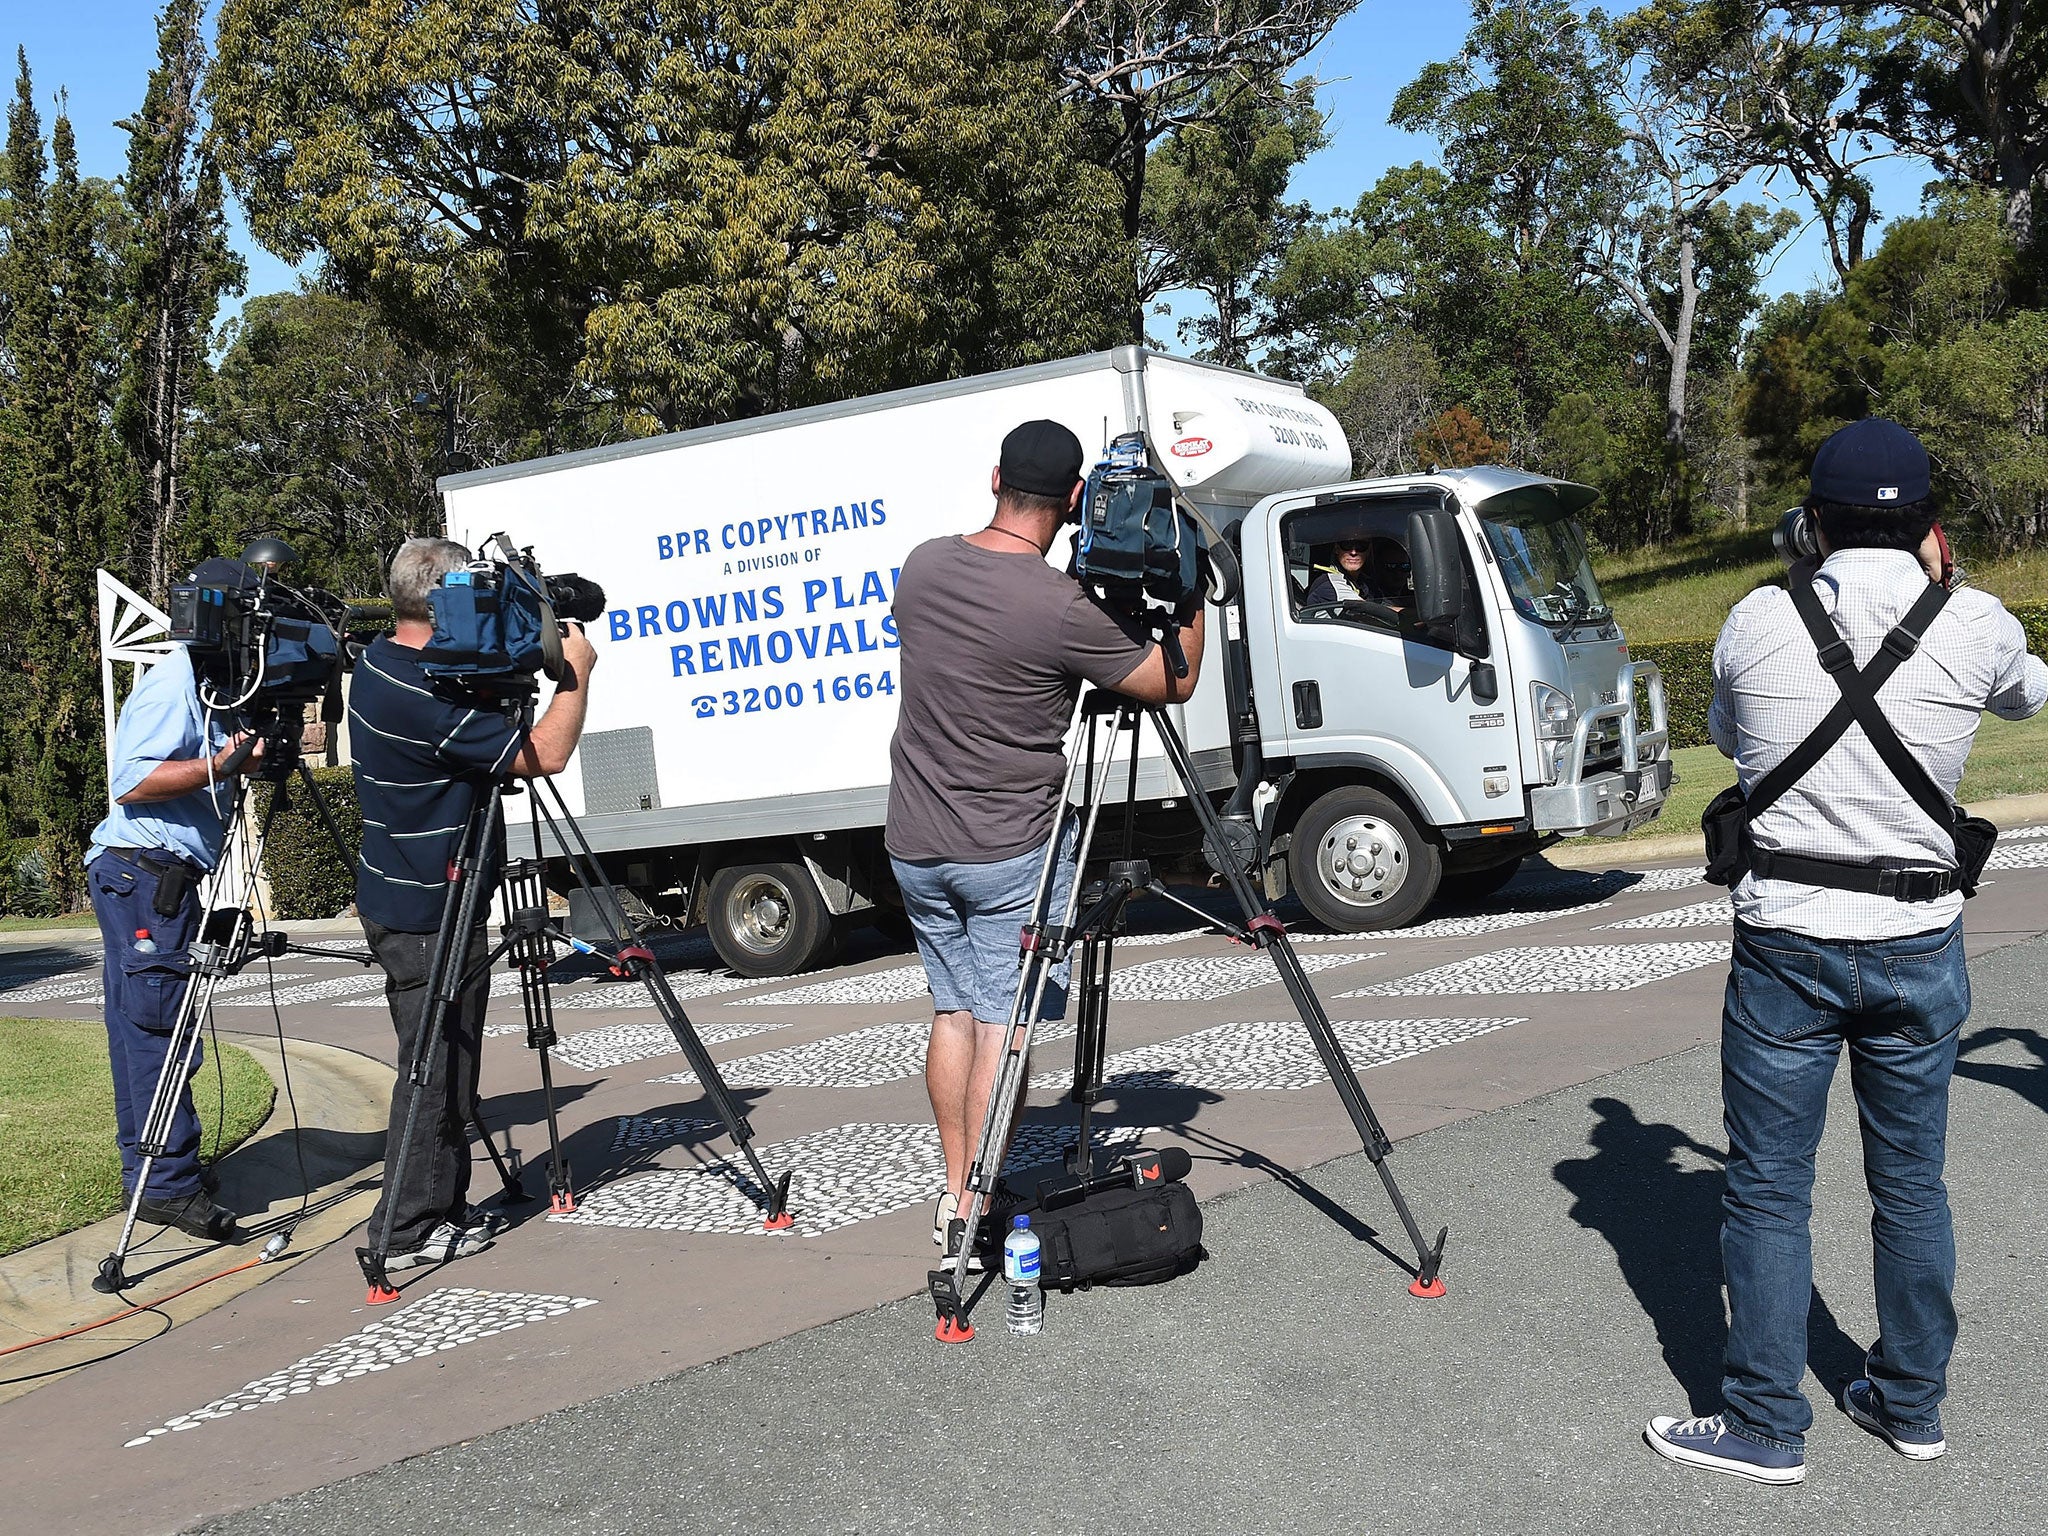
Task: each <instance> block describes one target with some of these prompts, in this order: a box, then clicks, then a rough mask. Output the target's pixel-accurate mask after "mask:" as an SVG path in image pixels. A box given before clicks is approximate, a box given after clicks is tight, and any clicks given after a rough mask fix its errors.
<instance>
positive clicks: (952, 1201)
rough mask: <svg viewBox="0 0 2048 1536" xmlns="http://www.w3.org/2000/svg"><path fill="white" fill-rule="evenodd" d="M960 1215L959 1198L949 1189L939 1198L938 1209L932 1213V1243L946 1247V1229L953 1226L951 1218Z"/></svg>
mask: <svg viewBox="0 0 2048 1536" xmlns="http://www.w3.org/2000/svg"><path fill="white" fill-rule="evenodd" d="M959 1214H960V1197H959V1196H958V1195H956V1194H954V1193H953V1191H951V1190H950V1189H949V1190H947V1191H946V1192H945V1193H944V1194H943V1195H941V1196H939V1208H938V1209H937V1210H936V1211H934V1212H933V1213H932V1241H933V1242H935V1243H937V1244H938V1245H939V1246H940V1247H941V1248H943V1247H945V1246H946V1228H947V1227H949V1226H951V1225H952V1224H953V1218H954V1217H955V1216H958V1215H959Z"/></svg>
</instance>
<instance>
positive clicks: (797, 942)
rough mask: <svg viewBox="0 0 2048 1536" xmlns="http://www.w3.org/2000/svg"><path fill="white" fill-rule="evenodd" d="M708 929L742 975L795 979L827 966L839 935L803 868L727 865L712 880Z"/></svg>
mask: <svg viewBox="0 0 2048 1536" xmlns="http://www.w3.org/2000/svg"><path fill="white" fill-rule="evenodd" d="M704 926H705V928H706V929H707V930H708V931H709V933H710V935H711V947H712V948H713V949H716V950H717V951H718V956H719V958H720V959H721V960H723V961H724V962H725V963H726V964H727V965H728V966H730V967H731V968H732V969H733V970H735V971H737V972H739V974H740V975H742V976H794V975H795V974H796V973H797V972H799V971H808V970H811V969H813V968H814V967H817V966H820V965H823V964H824V963H825V962H826V960H828V959H829V958H831V956H832V953H833V952H834V951H835V950H836V949H837V948H838V939H839V935H838V930H837V928H836V926H835V925H834V924H833V921H832V914H831V912H829V911H828V910H827V909H826V907H825V898H824V897H823V896H821V895H819V894H818V887H817V883H816V882H815V881H813V880H812V879H811V872H810V871H809V870H808V869H806V868H805V867H804V866H803V865H802V864H786V863H780V862H777V863H763V864H728V865H726V867H725V868H723V869H721V870H719V871H718V873H717V874H715V875H713V876H712V877H711V884H710V887H709V889H708V890H707V892H706V900H705V912H704Z"/></svg>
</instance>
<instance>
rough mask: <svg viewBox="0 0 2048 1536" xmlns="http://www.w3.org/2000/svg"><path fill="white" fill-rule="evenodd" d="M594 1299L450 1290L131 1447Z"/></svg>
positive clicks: (165, 1425) (546, 1317) (171, 1422)
mask: <svg viewBox="0 0 2048 1536" xmlns="http://www.w3.org/2000/svg"><path fill="white" fill-rule="evenodd" d="M596 1305H597V1302H596V1300H595V1299H593V1298H589V1297H582V1296H541V1295H534V1294H532V1293H530V1292H526V1291H476V1290H470V1289H468V1288H466V1287H462V1286H451V1287H448V1288H446V1289H443V1290H438V1291H435V1292H433V1293H432V1294H431V1295H427V1296H422V1297H421V1298H420V1299H419V1300H418V1301H413V1302H408V1303H407V1304H406V1305H405V1306H403V1307H401V1308H399V1310H398V1311H396V1312H394V1313H392V1314H391V1315H390V1316H389V1317H385V1318H380V1319H378V1320H377V1321H376V1322H374V1323H371V1324H370V1325H369V1326H368V1327H366V1328H364V1329H362V1330H360V1331H359V1332H356V1333H352V1334H350V1335H349V1336H348V1337H347V1338H345V1339H342V1340H340V1341H338V1342H336V1343H333V1344H329V1345H328V1346H327V1347H326V1348H325V1349H319V1350H315V1351H314V1352H313V1353H312V1354H310V1355H307V1356H306V1357H305V1358H304V1359H302V1360H299V1361H297V1362H296V1363H294V1364H292V1365H288V1366H286V1367H285V1368H284V1369H283V1370H281V1371H276V1372H273V1373H272V1374H271V1375H268V1376H265V1377H263V1378H262V1379H261V1380H258V1381H252V1382H250V1383H249V1385H247V1386H246V1387H244V1388H242V1390H241V1391H239V1392H233V1393H230V1394H229V1395H228V1396H226V1397H217V1398H215V1399H214V1400H213V1401H212V1402H210V1403H208V1404H207V1405H206V1406H205V1407H204V1408H196V1409H194V1410H193V1411H192V1412H190V1413H181V1414H179V1415H178V1416H177V1417H176V1418H174V1419H169V1420H166V1421H165V1422H164V1423H163V1424H161V1425H159V1426H158V1427H157V1428H155V1429H152V1430H151V1431H149V1433H148V1434H146V1435H138V1436H137V1437H136V1438H135V1439H133V1440H130V1441H128V1442H127V1444H129V1445H131V1446H133V1445H148V1444H150V1443H151V1442H152V1441H154V1440H157V1439H159V1438H161V1437H163V1436H165V1435H171V1434H176V1433H178V1432H179V1431H181V1430H187V1429H196V1428H197V1427H198V1426H199V1425H201V1424H204V1423H205V1422H206V1421H207V1420H209V1419H231V1418H233V1417H234V1416H235V1415H236V1414H238V1413H247V1412H249V1411H250V1410H251V1409H254V1408H261V1407H263V1406H264V1405H265V1404H268V1403H281V1402H283V1401H284V1400H285V1399H286V1398H287V1397H297V1396H300V1395H302V1394H304V1393H307V1392H312V1391H315V1390H317V1389H318V1388H321V1387H332V1386H337V1385H339V1384H340V1383H341V1382H344V1381H347V1380H350V1379H351V1378H353V1377H357V1376H367V1375H369V1374H370V1373H371V1372H373V1371H388V1370H390V1369H391V1368H392V1367H393V1366H395V1365H404V1364H405V1363H406V1362H408V1361H411V1360H424V1359H426V1358H427V1357H428V1356H429V1355H436V1354H440V1353H443V1352H444V1351H447V1350H451V1349H457V1348H459V1347H461V1346H462V1345H464V1344H473V1343H475V1342H476V1341H477V1340H478V1339H488V1338H492V1337H494V1336H495V1335H497V1334H501V1333H505V1332H507V1331H508V1330H510V1329H513V1328H524V1327H525V1326H526V1325H527V1324H528V1323H544V1322H547V1321H549V1320H550V1319H552V1318H557V1317H560V1316H562V1314H563V1313H565V1312H574V1311H576V1310H578V1309H579V1308H582V1307H594V1306H596Z"/></svg>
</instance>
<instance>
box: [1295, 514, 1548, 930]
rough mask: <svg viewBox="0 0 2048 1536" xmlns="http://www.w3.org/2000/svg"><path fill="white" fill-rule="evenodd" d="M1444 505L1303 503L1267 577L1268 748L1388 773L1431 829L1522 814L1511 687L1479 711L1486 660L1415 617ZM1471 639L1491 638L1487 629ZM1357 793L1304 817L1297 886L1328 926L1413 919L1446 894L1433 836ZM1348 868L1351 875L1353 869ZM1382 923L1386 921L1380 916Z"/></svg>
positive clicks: (1299, 760) (1302, 759) (1301, 763)
mask: <svg viewBox="0 0 2048 1536" xmlns="http://www.w3.org/2000/svg"><path fill="white" fill-rule="evenodd" d="M1445 506H1446V499H1445V497H1444V496H1443V495H1442V494H1441V493H1440V492H1437V491H1435V490H1433V489H1432V490H1426V491H1425V490H1420V489H1406V488H1403V489H1398V490H1393V491H1389V492H1381V493H1366V494H1363V495H1358V496H1351V497H1345V498H1343V499H1341V500H1336V501H1326V502H1322V503H1320V504H1315V505H1308V506H1297V507H1295V508H1294V509H1292V510H1289V511H1284V512H1281V513H1280V514H1279V517H1278V521H1277V526H1275V527H1273V528H1272V530H1271V533H1272V537H1271V539H1270V540H1269V541H1268V542H1267V544H1266V548H1267V551H1268V558H1267V561H1266V567H1267V568H1266V570H1265V571H1264V572H1263V579H1264V580H1265V582H1266V583H1267V584H1268V595H1269V601H1270V603H1271V613H1272V619H1271V622H1272V626H1273V651H1272V656H1273V661H1272V664H1271V666H1270V668H1260V669H1259V670H1261V671H1265V672H1266V674H1267V675H1266V677H1265V679H1263V680H1261V685H1260V686H1259V692H1260V698H1259V715H1260V724H1261V727H1262V733H1263V735H1264V736H1265V738H1266V741H1267V743H1268V748H1267V750H1268V751H1269V753H1270V752H1273V751H1274V750H1275V748H1276V746H1277V748H1278V750H1279V751H1280V752H1281V753H1283V754H1284V755H1286V756H1288V757H1291V758H1293V759H1294V760H1295V762H1296V764H1297V766H1298V767H1301V768H1304V769H1314V768H1318V767H1331V768H1340V769H1341V768H1352V769H1354V770H1357V771H1358V776H1359V779H1360V780H1364V779H1366V778H1368V777H1370V776H1371V773H1372V772H1374V771H1377V772H1378V773H1380V774H1384V775H1385V776H1386V777H1388V778H1391V779H1392V780H1393V781H1394V782H1395V783H1396V784H1398V785H1399V786H1400V787H1401V789H1403V790H1404V791H1405V792H1406V795H1407V798H1408V800H1409V801H1410V802H1411V803H1412V804H1413V806H1414V807H1415V809H1416V810H1417V811H1418V812H1420V815H1421V819H1422V822H1423V823H1424V825H1425V826H1445V825H1452V824H1461V823H1469V822H1473V821H1477V820H1480V819H1482V818H1483V817H1485V816H1486V814H1487V811H1488V808H1489V805H1495V806H1511V805H1518V804H1519V801H1518V799H1515V798H1512V797H1513V795H1514V794H1515V792H1516V791H1518V790H1519V786H1520V778H1521V776H1520V773H1519V771H1518V764H1517V763H1516V759H1515V745H1514V731H1513V729H1512V726H1511V723H1510V712H1509V710H1508V709H1507V707H1506V701H1505V698H1504V697H1502V694H1503V693H1504V691H1505V687H1506V679H1505V677H1504V676H1503V675H1502V674H1501V673H1500V672H1499V671H1498V670H1496V672H1495V674H1494V679H1493V680H1494V683H1495V689H1494V692H1493V697H1491V698H1490V699H1488V700H1485V701H1482V700H1481V699H1478V698H1475V696H1474V688H1473V664H1474V663H1473V659H1472V658H1470V657H1467V656H1461V655H1459V654H1457V652H1456V651H1455V650H1453V649H1452V647H1451V644H1450V642H1449V639H1448V637H1446V636H1443V635H1441V634H1438V633H1433V632H1431V631H1428V630H1425V629H1424V628H1423V626H1422V625H1421V623H1420V622H1419V620H1418V618H1417V616H1416V612H1415V592H1414V588H1413V585H1412V579H1411V576H1410V571H1409V537H1410V532H1409V517H1410V514H1412V513H1415V512H1439V511H1442V510H1445ZM1465 558H1466V559H1467V560H1468V561H1469V558H1470V557H1469V552H1468V553H1467V554H1466V556H1465ZM1474 612H1475V613H1477V612H1478V610H1477V607H1476V605H1474ZM1470 635H1478V636H1483V635H1484V626H1483V625H1478V626H1475V627H1474V628H1473V629H1472V630H1471V631H1469V632H1468V637H1469V636H1470ZM1485 643H1486V642H1485V641H1484V640H1483V639H1481V641H1480V644H1482V645H1483V644H1485ZM1255 648H1256V647H1255ZM1474 648H1475V649H1476V648H1478V646H1474ZM1494 660H1495V662H1496V663H1498V662H1500V661H1502V660H1504V658H1498V657H1497V658H1494ZM1276 737H1278V738H1279V740H1278V742H1277V743H1276V742H1275V738H1276ZM1350 793H1351V799H1352V800H1357V801H1358V802H1359V803H1358V804H1357V805H1355V806H1354V805H1351V804H1350V803H1349V802H1348V801H1347V802H1345V804H1343V805H1338V804H1335V803H1332V804H1329V805H1324V806H1321V808H1320V810H1318V808H1317V807H1315V806H1311V807H1309V808H1307V809H1306V810H1305V811H1304V813H1303V815H1302V817H1301V820H1300V822H1299V824H1298V828H1297V832H1296V837H1295V848H1294V852H1293V856H1292V857H1291V859H1290V863H1291V864H1292V865H1293V867H1294V871H1295V884H1296V888H1297V890H1298V891H1299V893H1300V894H1301V896H1302V899H1303V900H1304V901H1305V902H1307V903H1308V904H1309V905H1310V907H1311V909H1312V910H1316V911H1317V913H1318V915H1319V916H1323V917H1324V918H1325V920H1327V921H1336V920H1337V919H1338V917H1339V916H1340V915H1341V916H1342V917H1344V918H1346V919H1351V920H1354V921H1355V920H1357V919H1360V918H1363V917H1365V916H1366V915H1368V914H1373V913H1375V912H1376V909H1378V908H1380V907H1385V908H1386V909H1388V910H1389V911H1390V912H1394V913H1399V914H1400V916H1399V917H1398V918H1397V919H1396V921H1406V920H1408V919H1409V918H1410V917H1412V915H1413V913H1414V912H1419V911H1420V909H1421V907H1422V906H1423V905H1424V904H1426V902H1427V899H1428V895H1429V894H1431V893H1433V891H1434V887H1435V885H1436V880H1437V874H1438V861H1437V858H1436V853H1435V850H1434V848H1433V847H1429V846H1426V844H1427V839H1426V838H1420V837H1416V836H1415V834H1416V833H1419V832H1421V831H1422V830H1423V829H1422V828H1419V827H1418V828H1413V829H1408V828H1404V827H1403V826H1402V825H1401V823H1402V822H1404V821H1405V820H1406V817H1405V816H1400V817H1395V816H1390V815H1388V814H1386V813H1385V812H1384V810H1383V809H1382V810H1375V809H1374V808H1373V807H1372V806H1371V805H1370V804H1369V803H1368V802H1367V801H1365V800H1363V799H1361V798H1360V797H1361V795H1362V793H1363V792H1362V791H1352V792H1350ZM1323 798H1324V799H1325V800H1328V799H1330V797H1329V796H1324V797H1323ZM1325 823H1327V825H1325ZM1347 839H1348V840H1347ZM1353 841H1355V842H1356V843H1357V847H1356V848H1355V849H1354V848H1352V846H1351V843H1352V842H1353ZM1409 841H1413V842H1414V843H1415V846H1405V844H1406V843H1407V842H1409ZM1309 844H1317V845H1318V846H1317V847H1314V848H1312V847H1310V846H1309ZM1321 844H1328V845H1329V846H1328V847H1321V846H1320V845H1321ZM1392 859H1399V860H1400V861H1403V862H1404V863H1405V864H1406V866H1407V869H1406V871H1405V872H1404V871H1403V870H1402V869H1401V868H1398V867H1396V866H1395V865H1394V864H1393V863H1391V862H1390V860H1392ZM1347 862H1348V863H1349V864H1350V865H1352V866H1353V867H1349V868H1345V867H1340V866H1345V865H1347ZM1321 865H1330V866H1331V867H1330V869H1325V870H1322V876H1323V878H1322V879H1320V880H1319V881H1313V882H1308V881H1304V879H1303V877H1304V876H1306V875H1308V874H1310V873H1311V871H1313V870H1316V869H1318V868H1320V866H1321ZM1315 887H1323V888H1324V889H1316V888H1315ZM1425 887H1426V889H1425ZM1333 903H1335V904H1336V905H1333ZM1354 907H1355V908H1357V909H1358V911H1357V912H1356V913H1353V912H1352V911H1351V910H1350V909H1351V908H1354ZM1351 925H1352V922H1351V921H1346V922H1345V923H1344V926H1351ZM1371 925H1372V926H1386V925H1387V924H1386V923H1385V922H1384V921H1383V920H1379V919H1377V918H1376V917H1375V920H1374V921H1373V922H1372V924H1371Z"/></svg>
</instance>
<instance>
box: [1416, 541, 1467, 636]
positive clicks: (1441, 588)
mask: <svg viewBox="0 0 2048 1536" xmlns="http://www.w3.org/2000/svg"><path fill="white" fill-rule="evenodd" d="M1408 566H1409V572H1410V574H1411V575H1412V576H1413V578H1414V581H1415V617H1416V619H1417V621H1418V622H1420V623H1421V624H1422V625H1423V626H1424V627H1425V628H1433V627H1436V626H1439V625H1452V624H1455V623H1456V622H1457V619H1458V615H1459V614H1460V613H1461V612H1463V610H1464V606H1465V562H1464V558H1463V555H1462V552H1461V546H1460V544H1459V542H1458V521H1457V519H1456V518H1454V517H1452V516H1451V514H1450V513H1448V512H1410V513H1409V514H1408Z"/></svg>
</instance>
